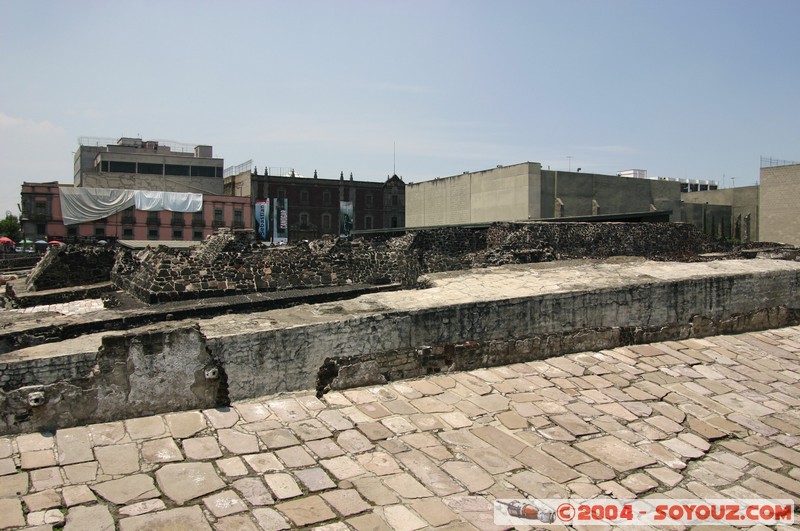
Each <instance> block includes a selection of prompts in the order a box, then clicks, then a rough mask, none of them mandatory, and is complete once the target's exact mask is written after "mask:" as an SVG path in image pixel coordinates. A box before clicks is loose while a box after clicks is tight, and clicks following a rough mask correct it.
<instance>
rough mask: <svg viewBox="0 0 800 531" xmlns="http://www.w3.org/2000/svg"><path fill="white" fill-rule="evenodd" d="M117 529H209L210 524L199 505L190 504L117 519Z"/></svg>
mask: <svg viewBox="0 0 800 531" xmlns="http://www.w3.org/2000/svg"><path fill="white" fill-rule="evenodd" d="M112 529H113V528H112ZM119 529H120V531H170V530H173V529H192V530H195V529H196V530H197V531H204V530H208V531H211V526H210V525H209V524H208V520H207V519H206V517H205V516H204V515H203V511H202V510H201V509H200V506H199V505H192V506H191V507H179V508H177V509H170V510H168V511H161V512H157V513H148V514H143V515H141V516H133V517H131V518H124V519H122V520H120V521H119Z"/></svg>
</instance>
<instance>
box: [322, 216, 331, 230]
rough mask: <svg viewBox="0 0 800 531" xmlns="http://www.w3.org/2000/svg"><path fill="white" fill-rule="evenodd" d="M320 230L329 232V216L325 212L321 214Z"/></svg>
mask: <svg viewBox="0 0 800 531" xmlns="http://www.w3.org/2000/svg"><path fill="white" fill-rule="evenodd" d="M322 229H323V230H330V229H331V215H330V214H328V213H327V212H326V213H324V214H322Z"/></svg>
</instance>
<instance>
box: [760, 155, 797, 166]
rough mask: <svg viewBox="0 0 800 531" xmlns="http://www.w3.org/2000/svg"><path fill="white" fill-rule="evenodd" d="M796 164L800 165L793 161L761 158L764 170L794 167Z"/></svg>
mask: <svg viewBox="0 0 800 531" xmlns="http://www.w3.org/2000/svg"><path fill="white" fill-rule="evenodd" d="M795 164H800V162H794V161H791V160H781V159H776V158H773V157H764V156H762V157H761V167H762V168H772V167H775V166H793V165H795Z"/></svg>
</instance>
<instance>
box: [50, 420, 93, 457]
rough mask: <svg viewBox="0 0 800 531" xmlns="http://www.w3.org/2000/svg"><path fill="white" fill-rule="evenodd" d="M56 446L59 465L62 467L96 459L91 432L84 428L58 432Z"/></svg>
mask: <svg viewBox="0 0 800 531" xmlns="http://www.w3.org/2000/svg"><path fill="white" fill-rule="evenodd" d="M56 444H57V447H58V463H59V464H60V465H70V464H73V463H83V462H85V461H92V460H93V459H94V454H93V453H92V443H91V441H90V440H89V432H88V430H87V429H86V428H84V427H78V428H67V429H63V430H58V431H57V432H56Z"/></svg>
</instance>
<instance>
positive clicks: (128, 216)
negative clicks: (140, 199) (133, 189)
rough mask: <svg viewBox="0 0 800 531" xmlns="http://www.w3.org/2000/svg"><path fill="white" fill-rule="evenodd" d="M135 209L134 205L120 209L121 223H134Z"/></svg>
mask: <svg viewBox="0 0 800 531" xmlns="http://www.w3.org/2000/svg"><path fill="white" fill-rule="evenodd" d="M135 209H136V207H130V208H126V209H125V210H123V211H122V223H127V224H129V225H133V224H134V223H136V215H135V213H134V210H135Z"/></svg>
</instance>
